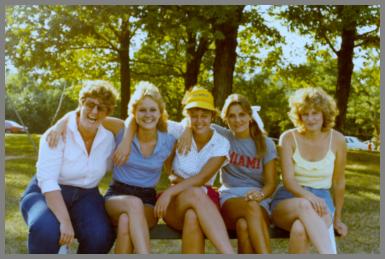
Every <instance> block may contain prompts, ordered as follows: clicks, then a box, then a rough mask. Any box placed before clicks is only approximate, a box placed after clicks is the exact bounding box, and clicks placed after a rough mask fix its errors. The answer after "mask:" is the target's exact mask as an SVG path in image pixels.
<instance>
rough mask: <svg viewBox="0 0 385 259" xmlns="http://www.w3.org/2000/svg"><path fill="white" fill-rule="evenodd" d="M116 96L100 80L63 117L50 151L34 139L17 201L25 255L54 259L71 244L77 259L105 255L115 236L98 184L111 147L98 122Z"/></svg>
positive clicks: (85, 89)
mask: <svg viewBox="0 0 385 259" xmlns="http://www.w3.org/2000/svg"><path fill="white" fill-rule="evenodd" d="M116 96H117V93H116V90H115V89H114V87H113V86H112V85H111V84H110V83H108V82H106V81H101V80H96V81H90V82H88V83H87V84H86V85H85V86H84V87H83V88H82V90H81V91H80V94H79V106H78V108H77V110H76V112H73V113H71V114H70V115H69V116H68V123H67V126H66V131H67V134H66V137H65V139H64V140H63V139H59V141H58V143H57V146H56V147H55V148H50V147H49V146H48V143H47V142H46V136H47V134H48V131H46V132H45V133H44V134H43V135H42V137H41V138H40V147H39V156H38V161H37V163H36V175H35V176H34V177H33V178H32V180H31V181H30V183H29V185H28V187H27V188H26V190H25V192H24V193H23V196H22V198H21V200H20V210H21V212H22V215H23V218H24V220H25V222H26V223H27V225H28V230H29V231H28V233H29V234H28V251H29V253H31V254H55V253H58V251H59V248H60V246H61V245H69V244H71V243H72V242H73V240H74V238H77V240H78V242H79V247H78V251H77V252H78V253H87V254H98V253H108V252H109V251H110V249H111V247H112V245H113V243H114V239H115V233H114V229H113V226H112V225H111V223H110V219H109V217H108V215H107V213H106V210H105V208H104V199H103V197H102V196H101V194H100V193H99V189H98V184H99V182H100V180H101V178H102V177H103V176H104V175H105V173H106V172H107V171H108V170H109V168H110V167H111V164H112V163H111V159H110V158H111V155H112V153H113V151H114V147H115V141H114V136H113V134H112V133H111V132H110V131H108V130H106V129H105V128H104V127H103V126H102V125H101V121H102V120H103V119H104V118H105V117H106V116H107V115H108V114H110V113H111V111H112V110H113V108H114V106H115V101H116Z"/></svg>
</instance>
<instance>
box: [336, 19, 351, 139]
mask: <svg viewBox="0 0 385 259" xmlns="http://www.w3.org/2000/svg"><path fill="white" fill-rule="evenodd" d="M355 34H356V28H355V26H349V27H348V28H344V29H343V30H342V42H341V49H340V50H339V52H338V78H337V87H336V94H335V97H336V100H337V107H338V110H339V115H338V116H337V118H336V126H335V127H336V129H337V130H339V131H341V132H344V123H345V118H346V111H347V106H348V100H349V94H350V88H351V81H352V74H353V52H354V37H355Z"/></svg>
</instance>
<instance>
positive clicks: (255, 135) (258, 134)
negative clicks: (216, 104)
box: [221, 94, 267, 158]
mask: <svg viewBox="0 0 385 259" xmlns="http://www.w3.org/2000/svg"><path fill="white" fill-rule="evenodd" d="M234 104H238V105H240V106H241V107H242V109H243V111H245V112H246V113H247V114H249V115H250V118H251V121H250V123H249V131H250V136H251V138H252V139H253V141H254V143H255V146H256V150H257V157H259V158H261V157H263V156H264V155H265V154H266V149H267V147H266V141H265V134H264V132H263V131H262V130H261V129H260V128H259V126H258V123H257V122H256V121H255V120H254V118H253V116H252V110H251V105H250V102H249V101H248V100H247V98H246V97H245V96H243V95H241V94H231V95H229V96H228V97H227V98H226V100H225V103H224V104H223V107H222V111H221V118H222V120H223V121H224V122H225V123H227V124H228V114H229V110H230V107H231V106H232V105H234Z"/></svg>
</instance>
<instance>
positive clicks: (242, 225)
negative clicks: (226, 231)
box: [235, 218, 248, 233]
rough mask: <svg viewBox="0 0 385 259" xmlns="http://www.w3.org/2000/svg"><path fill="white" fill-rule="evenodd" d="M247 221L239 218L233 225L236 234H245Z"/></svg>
mask: <svg viewBox="0 0 385 259" xmlns="http://www.w3.org/2000/svg"><path fill="white" fill-rule="evenodd" d="M247 228H248V225H247V221H246V219H244V218H239V219H238V220H237V222H236V223H235V229H236V231H237V233H247Z"/></svg>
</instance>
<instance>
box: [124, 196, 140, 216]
mask: <svg viewBox="0 0 385 259" xmlns="http://www.w3.org/2000/svg"><path fill="white" fill-rule="evenodd" d="M125 207H126V211H127V213H128V215H130V214H131V213H135V214H136V213H142V212H143V210H144V205H143V202H142V200H141V199H139V198H138V197H134V196H130V197H127V198H126V199H125Z"/></svg>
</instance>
